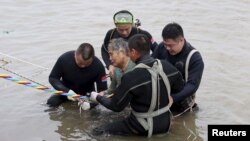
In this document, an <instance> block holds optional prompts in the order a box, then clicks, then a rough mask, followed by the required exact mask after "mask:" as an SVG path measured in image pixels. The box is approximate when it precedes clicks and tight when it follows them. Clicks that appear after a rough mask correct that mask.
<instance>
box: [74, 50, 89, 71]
mask: <svg viewBox="0 0 250 141" xmlns="http://www.w3.org/2000/svg"><path fill="white" fill-rule="evenodd" d="M75 61H76V64H77V66H78V67H80V68H85V67H88V66H90V65H91V63H92V62H93V58H90V59H88V60H84V59H83V58H82V55H81V54H77V53H75Z"/></svg>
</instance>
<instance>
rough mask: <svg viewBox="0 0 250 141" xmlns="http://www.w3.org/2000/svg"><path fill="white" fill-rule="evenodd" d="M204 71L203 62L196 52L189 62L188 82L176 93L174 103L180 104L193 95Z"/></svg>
mask: <svg viewBox="0 0 250 141" xmlns="http://www.w3.org/2000/svg"><path fill="white" fill-rule="evenodd" d="M203 70H204V62H203V60H202V57H201V55H200V53H199V52H196V53H195V54H194V55H193V56H192V58H191V60H190V66H189V69H188V76H189V77H188V81H187V82H186V84H185V86H184V88H183V90H182V91H180V92H179V93H176V94H174V95H172V96H173V99H174V102H180V101H182V100H184V99H185V98H187V97H189V96H191V95H193V94H194V93H195V92H196V91H197V89H198V88H199V85H200V82H201V78H202V74H203Z"/></svg>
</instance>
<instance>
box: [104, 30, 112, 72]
mask: <svg viewBox="0 0 250 141" xmlns="http://www.w3.org/2000/svg"><path fill="white" fill-rule="evenodd" d="M112 31H113V29H111V30H109V31H108V32H107V33H106V35H105V38H104V41H103V44H102V47H101V55H102V59H103V61H104V63H105V65H106V68H107V69H108V70H109V65H111V61H110V59H109V53H108V44H109V41H110V39H111V33H112Z"/></svg>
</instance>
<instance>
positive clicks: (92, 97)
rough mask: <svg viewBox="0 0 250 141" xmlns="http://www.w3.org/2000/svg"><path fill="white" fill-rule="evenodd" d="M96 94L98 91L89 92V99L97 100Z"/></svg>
mask: <svg viewBox="0 0 250 141" xmlns="http://www.w3.org/2000/svg"><path fill="white" fill-rule="evenodd" d="M98 94H99V93H97V92H95V91H93V92H91V94H90V101H93V102H97V101H96V97H97V96H98Z"/></svg>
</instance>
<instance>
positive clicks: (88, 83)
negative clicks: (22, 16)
mask: <svg viewBox="0 0 250 141" xmlns="http://www.w3.org/2000/svg"><path fill="white" fill-rule="evenodd" d="M49 82H50V84H51V85H52V86H53V87H54V88H55V89H56V90H58V91H64V92H68V93H70V94H72V95H76V94H80V95H86V94H87V92H91V91H94V90H95V85H94V84H95V83H96V85H97V91H98V92H100V91H103V90H106V89H107V79H106V73H105V67H104V66H103V64H102V62H101V61H100V60H99V59H98V58H97V57H95V53H94V48H93V46H92V45H91V44H89V43H82V44H81V45H80V46H79V47H78V48H77V50H72V51H68V52H66V53H64V54H62V55H61V56H60V57H59V58H58V60H57V61H56V63H55V65H54V67H53V69H52V71H51V73H50V75H49ZM69 100H71V101H76V99H75V98H73V97H72V96H68V97H66V96H61V95H52V96H51V97H50V98H49V99H48V101H47V104H48V105H49V106H51V107H56V106H59V105H60V104H62V103H63V102H65V101H69ZM95 105H96V104H94V103H93V104H89V103H87V102H85V103H84V106H85V107H84V109H89V108H91V107H92V106H95Z"/></svg>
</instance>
